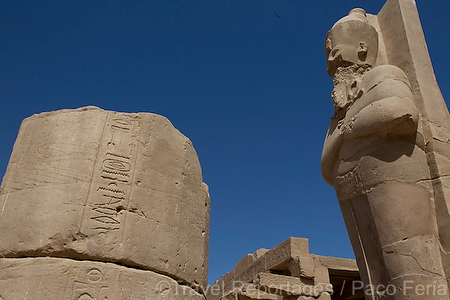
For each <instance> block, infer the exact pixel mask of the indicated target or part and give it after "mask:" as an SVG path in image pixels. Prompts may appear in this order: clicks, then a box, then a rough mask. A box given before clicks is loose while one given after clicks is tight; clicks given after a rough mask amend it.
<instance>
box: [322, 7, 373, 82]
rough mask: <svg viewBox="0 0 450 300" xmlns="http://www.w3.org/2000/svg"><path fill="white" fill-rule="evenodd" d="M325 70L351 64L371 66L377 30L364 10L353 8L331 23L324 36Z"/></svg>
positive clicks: (331, 71)
mask: <svg viewBox="0 0 450 300" xmlns="http://www.w3.org/2000/svg"><path fill="white" fill-rule="evenodd" d="M325 51H326V55H327V72H328V74H329V75H330V76H332V77H333V76H334V74H335V72H336V70H337V68H339V67H349V66H352V65H369V66H372V65H373V64H374V63H375V61H376V59H377V54H378V32H377V30H376V29H375V28H374V27H373V26H372V25H370V24H369V22H368V21H367V15H366V12H365V11H364V10H363V9H362V8H355V9H352V10H351V11H350V13H349V14H348V16H346V17H344V18H342V19H340V20H339V21H337V22H336V24H334V25H333V27H332V28H331V29H330V31H329V32H328V34H327V36H326V38H325Z"/></svg>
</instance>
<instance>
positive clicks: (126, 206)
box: [0, 107, 210, 300]
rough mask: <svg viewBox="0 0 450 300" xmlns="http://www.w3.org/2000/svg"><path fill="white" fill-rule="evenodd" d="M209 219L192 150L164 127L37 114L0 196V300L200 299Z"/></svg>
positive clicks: (143, 118)
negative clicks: (187, 294) (169, 297)
mask: <svg viewBox="0 0 450 300" xmlns="http://www.w3.org/2000/svg"><path fill="white" fill-rule="evenodd" d="M209 209H210V198H209V194H208V187H207V185H206V184H205V183H203V182H202V175H201V169H200V163H199V161H198V157H197V154H196V152H195V150H194V148H193V146H192V143H191V141H190V140H189V139H188V138H186V137H185V136H183V135H182V134H181V133H180V132H179V131H178V130H177V129H175V128H174V127H173V125H172V124H171V123H170V122H169V121H168V120H167V119H166V118H164V117H162V116H158V115H155V114H150V113H137V114H129V113H117V112H110V111H104V110H101V109H99V108H95V107H86V108H80V109H76V110H61V111H55V112H49V113H42V114H39V115H33V116H31V117H29V118H27V119H25V120H24V121H23V122H22V125H21V128H20V131H19V135H18V137H17V140H16V143H15V145H14V149H13V152H12V155H11V158H10V161H9V164H8V168H7V170H6V173H5V176H4V178H3V182H2V185H1V189H0V232H1V233H2V234H1V235H0V256H1V257H3V258H2V259H0V299H1V298H3V300H10V299H19V298H20V299H22V298H23V299H25V298H24V296H25V297H26V299H70V300H72V299H76V300H78V299H106V298H107V299H131V298H132V299H157V295H159V297H160V296H161V295H165V294H167V295H171V297H174V298H173V299H203V296H202V295H201V293H202V292H203V288H204V287H206V285H207V269H208V238H209ZM45 257H47V258H45ZM180 284H181V285H180ZM182 285H183V286H182ZM188 292H189V293H191V294H190V295H189V297H188V296H186V295H182V294H183V293H188ZM180 293H181V294H180ZM199 293H200V294H199ZM130 297H131V298H130ZM158 299H159V298H158ZM171 299H172V298H171Z"/></svg>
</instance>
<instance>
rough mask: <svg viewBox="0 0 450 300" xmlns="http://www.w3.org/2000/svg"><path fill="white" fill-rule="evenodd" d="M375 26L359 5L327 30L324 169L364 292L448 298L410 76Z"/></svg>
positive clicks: (382, 296) (380, 296)
mask: <svg viewBox="0 0 450 300" xmlns="http://www.w3.org/2000/svg"><path fill="white" fill-rule="evenodd" d="M392 2H393V1H392ZM378 26H379V25H378V22H377V19H376V17H375V16H369V15H367V14H366V13H365V11H364V10H362V9H359V8H358V9H353V10H352V11H351V12H350V13H349V15H348V16H346V17H344V18H342V19H341V20H339V21H338V22H337V23H336V24H335V25H334V26H333V27H332V29H331V30H330V31H329V32H328V34H327V36H326V39H325V50H326V55H327V71H328V74H329V75H330V76H331V77H333V84H334V89H333V92H332V96H331V98H332V100H333V106H334V109H335V113H334V116H333V117H332V118H331V122H330V126H329V128H328V132H327V135H326V139H325V143H324V147H323V152H322V161H321V167H322V174H323V177H324V179H325V180H326V181H327V182H328V183H329V184H331V185H332V186H334V187H335V189H336V194H337V198H338V200H339V204H340V207H341V210H342V214H343V216H344V220H345V224H346V226H347V230H348V233H349V236H350V240H351V243H352V246H353V249H354V252H355V256H356V259H357V262H358V266H359V268H360V272H361V278H362V280H363V281H364V283H365V284H366V299H449V296H448V290H447V283H446V277H445V274H444V268H443V264H442V258H441V254H440V241H439V233H438V227H437V225H436V224H437V223H436V212H435V204H434V201H433V197H432V194H433V189H432V184H431V180H430V179H431V176H430V170H429V167H428V162H427V152H426V143H425V138H424V134H423V132H422V131H423V126H422V124H421V119H420V118H421V112H420V111H419V109H418V106H417V104H416V100H415V96H414V94H413V91H412V89H411V83H410V80H409V78H408V76H407V75H406V74H405V72H404V71H403V70H402V69H401V68H399V67H398V66H395V65H393V64H389V63H387V59H386V53H385V50H384V48H383V45H384V42H383V41H382V39H381V36H380V35H381V34H380V32H379V28H377V27H378ZM421 286H425V287H426V286H432V287H434V288H435V290H434V293H431V292H432V291H431V292H429V293H426V294H425V295H424V294H423V293H421V292H418V291H417V287H421Z"/></svg>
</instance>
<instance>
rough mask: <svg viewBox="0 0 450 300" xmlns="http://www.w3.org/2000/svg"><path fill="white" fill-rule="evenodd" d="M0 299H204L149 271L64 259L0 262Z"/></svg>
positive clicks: (2, 260) (193, 291)
mask: <svg viewBox="0 0 450 300" xmlns="http://www.w3.org/2000/svg"><path fill="white" fill-rule="evenodd" d="M0 299H3V300H14V299H27V300H43V299H61V300H89V299H97V300H100V299H108V300H127V299H133V300H152V299H173V300H182V299H183V300H184V299H189V300H204V299H205V298H204V296H203V295H200V294H199V293H197V292H196V291H195V290H193V289H192V288H190V287H187V286H183V285H180V284H178V283H177V282H176V281H175V280H173V279H171V278H170V277H167V276H164V275H160V274H157V273H154V272H152V271H145V270H136V269H132V268H127V267H123V266H118V265H116V264H111V263H101V262H93V261H76V260H71V259H65V258H48V257H47V258H4V259H0Z"/></svg>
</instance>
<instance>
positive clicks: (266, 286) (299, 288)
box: [206, 237, 363, 300]
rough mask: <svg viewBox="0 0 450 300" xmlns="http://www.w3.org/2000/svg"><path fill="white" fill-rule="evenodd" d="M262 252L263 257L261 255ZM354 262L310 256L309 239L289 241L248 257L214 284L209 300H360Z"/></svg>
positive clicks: (361, 295)
mask: <svg viewBox="0 0 450 300" xmlns="http://www.w3.org/2000/svg"><path fill="white" fill-rule="evenodd" d="M261 253H262V254H261ZM353 281H359V272H358V267H357V266H356V262H355V261H354V260H351V259H342V258H334V257H324V256H318V255H312V254H309V249H308V240H307V239H301V238H292V237H291V238H289V239H287V240H286V241H284V242H282V243H280V244H279V245H277V246H275V247H274V248H272V249H270V250H266V251H260V250H258V251H256V252H255V253H253V254H247V255H246V256H245V257H244V258H243V259H241V260H240V261H239V262H238V263H236V267H235V269H234V270H232V271H230V272H229V273H227V274H225V275H224V276H222V278H221V279H220V280H219V281H216V282H214V283H213V284H212V285H211V286H210V287H209V288H208V291H207V293H206V298H207V299H208V300H218V299H221V300H225V299H242V300H249V299H278V300H294V299H295V300H302V299H322V300H325V299H331V295H332V294H335V295H336V297H338V298H335V299H341V300H345V299H348V300H350V299H361V297H363V294H362V289H358V290H354V289H353V290H352V282H353Z"/></svg>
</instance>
